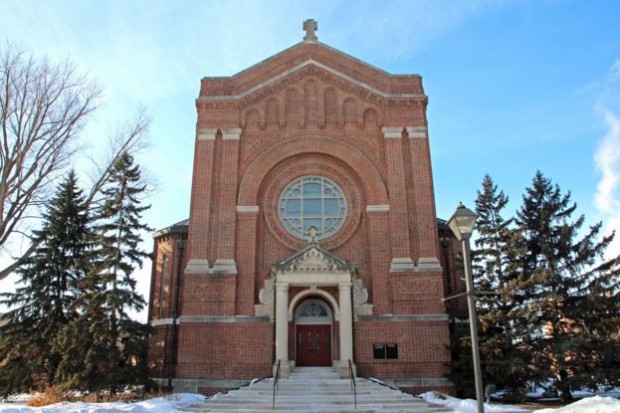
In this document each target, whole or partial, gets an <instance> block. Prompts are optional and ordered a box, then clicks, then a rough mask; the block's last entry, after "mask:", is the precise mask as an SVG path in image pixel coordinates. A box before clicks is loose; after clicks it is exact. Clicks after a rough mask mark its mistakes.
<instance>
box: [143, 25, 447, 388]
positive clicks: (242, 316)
mask: <svg viewBox="0 0 620 413" xmlns="http://www.w3.org/2000/svg"><path fill="white" fill-rule="evenodd" d="M304 29H305V31H306V34H305V37H304V39H303V42H301V43H298V44H296V45H294V46H293V47H291V48H289V49H287V50H284V51H283V52H281V53H279V54H277V55H275V56H273V57H270V58H268V59H267V60H264V61H263V62H260V63H258V64H256V65H254V66H252V67H250V68H248V69H246V70H244V71H242V72H240V73H237V74H236V75H234V76H231V77H205V78H203V79H202V80H201V85H200V94H199V96H198V98H197V100H196V109H197V123H196V135H195V140H194V142H195V150H194V168H193V184H192V197H191V205H190V211H189V220H188V221H183V222H180V223H178V224H175V225H172V226H170V227H167V228H164V229H161V230H159V231H158V232H157V233H156V234H155V258H154V266H153V272H152V284H151V298H150V303H149V323H150V324H151V325H152V326H153V327H154V329H155V333H154V335H153V337H152V340H151V346H150V355H149V360H150V363H151V368H152V372H153V376H154V377H155V378H156V379H157V380H159V381H160V382H161V383H162V384H169V385H172V386H174V389H175V391H192V392H202V393H213V392H215V391H219V390H221V389H226V388H232V387H236V386H239V385H242V384H244V383H247V381H248V380H249V379H252V378H255V377H266V376H271V375H272V372H273V369H274V366H276V365H277V364H278V363H279V364H280V370H281V374H282V375H283V376H284V377H286V376H287V375H288V374H289V372H290V371H291V370H292V369H294V368H295V366H334V367H335V368H337V369H338V370H339V372H340V374H341V375H342V376H347V375H348V372H349V360H350V361H351V362H352V363H353V366H354V368H355V369H356V371H357V374H358V375H359V376H364V377H377V378H381V379H383V380H384V381H388V382H390V383H392V384H394V385H396V386H399V387H401V388H404V389H407V390H409V391H412V392H419V391H423V390H426V389H429V388H431V389H439V390H444V391H445V390H449V389H450V388H451V383H450V382H449V381H448V380H447V379H446V378H445V375H446V373H447V364H448V363H449V359H450V354H449V350H448V348H447V345H448V343H449V326H448V316H447V313H446V307H445V304H444V302H443V301H442V298H443V297H444V296H445V295H446V282H447V278H446V277H445V276H444V268H445V265H442V263H443V262H444V261H443V260H444V257H443V254H442V247H441V244H440V240H439V232H440V231H441V229H439V228H438V221H437V217H436V214H435V204H434V195H433V180H432V173H431V160H430V152H429V136H428V125H427V118H426V107H427V104H428V98H427V96H426V95H425V93H424V89H423V86H422V78H421V77H420V76H418V75H392V74H389V73H386V72H384V71H382V70H380V69H377V68H375V67H373V66H371V65H369V64H367V63H364V62H362V61H360V60H357V59H355V58H353V57H351V56H349V55H347V54H345V53H343V52H340V51H338V50H335V49H333V48H331V47H329V46H327V45H325V44H323V43H321V42H319V41H318V39H317V37H316V34H315V30H316V23H315V22H314V21H312V20H309V21H306V22H305V23H304ZM446 251H447V249H446Z"/></svg>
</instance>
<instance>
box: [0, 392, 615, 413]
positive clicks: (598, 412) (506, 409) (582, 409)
mask: <svg viewBox="0 0 620 413" xmlns="http://www.w3.org/2000/svg"><path fill="white" fill-rule="evenodd" d="M419 397H421V398H423V399H424V400H426V401H427V402H429V403H433V404H439V405H442V406H446V407H449V408H451V409H452V410H454V413H476V412H477V411H478V410H477V409H478V407H477V404H476V401H475V400H472V399H466V400H461V399H457V398H456V397H450V396H447V395H445V394H442V393H437V392H427V393H422V394H420V395H419ZM484 411H485V413H524V412H528V410H524V409H521V408H519V407H515V406H508V405H502V404H490V403H485V404H484ZM0 412H2V411H1V410H0ZM536 413H620V400H618V399H614V398H612V397H600V396H594V397H590V398H587V399H583V400H579V401H578V402H575V403H572V404H569V405H568V406H564V407H560V408H557V409H542V410H536Z"/></svg>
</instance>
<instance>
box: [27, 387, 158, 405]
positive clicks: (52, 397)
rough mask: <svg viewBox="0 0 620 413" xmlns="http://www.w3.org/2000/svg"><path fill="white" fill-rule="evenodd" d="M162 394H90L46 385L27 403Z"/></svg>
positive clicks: (98, 400) (116, 399)
mask: <svg viewBox="0 0 620 413" xmlns="http://www.w3.org/2000/svg"><path fill="white" fill-rule="evenodd" d="M163 395H164V394H162V393H159V394H144V395H143V394H138V393H136V392H119V393H115V394H110V393H109V392H98V393H90V394H80V393H76V392H72V391H66V390H63V389H61V388H59V387H48V388H46V389H45V391H43V392H42V393H32V397H31V398H30V400H29V401H28V403H27V405H28V406H30V407H43V406H49V405H50V404H56V403H60V402H76V401H83V402H86V403H101V402H121V401H124V402H128V401H135V400H143V399H145V398H153V397H162V396H163Z"/></svg>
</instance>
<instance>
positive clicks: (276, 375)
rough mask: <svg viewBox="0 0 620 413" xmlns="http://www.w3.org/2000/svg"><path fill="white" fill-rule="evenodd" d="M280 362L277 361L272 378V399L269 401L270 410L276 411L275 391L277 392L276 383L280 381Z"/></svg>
mask: <svg viewBox="0 0 620 413" xmlns="http://www.w3.org/2000/svg"><path fill="white" fill-rule="evenodd" d="M281 361H282V360H278V364H277V367H276V374H275V375H274V376H273V399H272V401H271V410H275V409H276V391H278V381H279V380H280V362H281Z"/></svg>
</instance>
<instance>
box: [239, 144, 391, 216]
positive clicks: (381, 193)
mask: <svg viewBox="0 0 620 413" xmlns="http://www.w3.org/2000/svg"><path fill="white" fill-rule="evenodd" d="M263 153H264V154H265V155H264V156H260V157H258V158H257V159H255V160H254V162H252V164H251V165H250V166H249V167H248V169H247V170H246V171H245V173H244V174H243V178H242V180H241V184H240V185H239V198H238V203H237V205H256V204H257V202H258V193H259V190H260V186H261V183H262V182H263V179H264V178H265V176H266V175H267V174H268V173H269V171H270V170H271V169H272V168H274V167H275V166H276V165H278V164H279V163H280V162H282V161H284V160H285V159H287V158H290V157H292V156H296V155H301V154H305V153H319V154H325V155H329V156H332V157H335V158H337V159H339V160H341V161H342V162H344V163H346V164H347V165H349V166H350V167H351V168H352V169H353V170H354V171H356V172H357V174H358V176H359V179H360V180H361V181H362V183H363V185H364V187H365V190H366V199H367V201H368V204H370V205H379V204H387V203H388V197H387V190H386V188H385V184H384V182H383V179H382V178H381V174H380V173H379V171H378V170H377V168H376V167H375V165H374V164H373V163H372V162H371V161H370V159H368V158H367V157H366V155H364V154H363V153H362V152H361V151H360V150H358V149H357V148H355V147H354V146H352V145H349V144H347V143H345V142H340V141H337V140H335V139H332V138H326V137H321V138H316V137H296V138H292V139H287V140H285V141H280V142H277V143H275V144H273V145H271V146H270V147H268V148H266V149H265V150H264V152H263Z"/></svg>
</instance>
